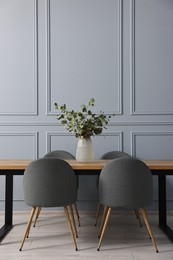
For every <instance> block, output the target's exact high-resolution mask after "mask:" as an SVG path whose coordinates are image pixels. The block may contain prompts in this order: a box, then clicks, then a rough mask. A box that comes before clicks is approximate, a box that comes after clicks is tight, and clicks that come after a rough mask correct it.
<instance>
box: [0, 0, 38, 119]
mask: <svg viewBox="0 0 173 260" xmlns="http://www.w3.org/2000/svg"><path fill="white" fill-rule="evenodd" d="M33 2H34V10H33V11H34V26H33V27H34V35H33V46H34V52H33V60H34V64H33V75H34V76H33V98H32V99H33V111H31V112H3V113H1V112H0V116H36V115H38V0H33Z"/></svg>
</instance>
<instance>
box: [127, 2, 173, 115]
mask: <svg viewBox="0 0 173 260" xmlns="http://www.w3.org/2000/svg"><path fill="white" fill-rule="evenodd" d="M135 2H136V1H135V0H130V114H131V115H173V111H137V109H136V105H135V98H136V95H135V87H136V86H135Z"/></svg>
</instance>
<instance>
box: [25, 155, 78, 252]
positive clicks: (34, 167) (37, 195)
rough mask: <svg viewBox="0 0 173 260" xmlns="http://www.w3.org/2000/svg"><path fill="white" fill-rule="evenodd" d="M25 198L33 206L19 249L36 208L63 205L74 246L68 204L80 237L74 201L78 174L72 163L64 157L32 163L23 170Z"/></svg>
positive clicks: (43, 159)
mask: <svg viewBox="0 0 173 260" xmlns="http://www.w3.org/2000/svg"><path fill="white" fill-rule="evenodd" d="M23 189H24V200H25V202H26V204H27V205H29V206H31V207H32V210H31V214H30V217H29V220H28V224H27V227H26V230H25V232H24V236H23V240H22V243H21V247H20V251H21V250H22V247H23V244H24V242H25V239H26V237H28V234H29V231H30V227H31V223H32V219H33V216H34V213H35V210H36V208H38V207H39V208H42V207H46V208H48V207H64V211H65V215H66V217H67V222H68V225H69V228H70V231H71V234H72V237H73V241H74V244H75V249H76V250H77V243H76V239H75V235H74V231H73V227H72V224H71V220H70V217H69V212H68V208H67V206H69V207H70V214H71V218H72V222H73V225H74V228H75V233H76V236H77V229H76V225H75V220H74V215H73V209H72V204H74V203H75V202H76V200H77V183H76V176H75V173H74V171H73V169H72V168H71V166H70V165H69V164H68V163H67V162H65V161H64V160H61V159H55V158H51V159H50V158H42V159H38V160H35V161H33V162H31V163H30V164H29V165H28V167H27V168H26V170H25V172H24V178H23Z"/></svg>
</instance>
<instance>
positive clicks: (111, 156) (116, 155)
mask: <svg viewBox="0 0 173 260" xmlns="http://www.w3.org/2000/svg"><path fill="white" fill-rule="evenodd" d="M130 157H131V156H130V155H129V154H127V153H125V152H121V151H110V152H107V153H105V154H103V155H102V157H101V159H104V160H106V159H116V158H130Z"/></svg>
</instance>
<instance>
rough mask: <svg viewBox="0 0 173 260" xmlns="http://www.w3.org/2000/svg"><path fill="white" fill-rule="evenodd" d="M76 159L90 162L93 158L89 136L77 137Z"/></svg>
mask: <svg viewBox="0 0 173 260" xmlns="http://www.w3.org/2000/svg"><path fill="white" fill-rule="evenodd" d="M76 160H77V161H79V162H90V161H93V160H94V152H93V146H92V141H91V138H83V137H81V138H78V143H77V150H76Z"/></svg>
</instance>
